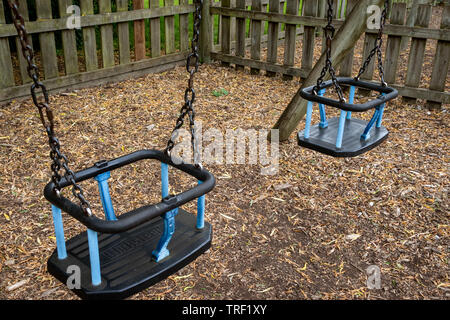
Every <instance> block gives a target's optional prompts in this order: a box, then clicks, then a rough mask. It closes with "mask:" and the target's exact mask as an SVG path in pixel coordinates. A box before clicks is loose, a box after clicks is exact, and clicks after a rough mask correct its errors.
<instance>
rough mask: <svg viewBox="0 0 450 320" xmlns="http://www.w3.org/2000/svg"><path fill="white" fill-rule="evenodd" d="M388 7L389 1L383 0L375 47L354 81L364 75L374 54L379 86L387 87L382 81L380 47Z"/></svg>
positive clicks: (382, 70) (382, 71) (382, 68)
mask: <svg viewBox="0 0 450 320" xmlns="http://www.w3.org/2000/svg"><path fill="white" fill-rule="evenodd" d="M389 7H390V3H389V0H385V2H384V9H383V11H382V12H381V18H380V29H379V30H378V35H377V38H376V39H375V46H374V48H373V49H372V50H371V51H370V53H369V55H368V56H367V59H366V60H365V61H364V63H363V65H362V66H361V69H360V70H359V72H358V75H357V76H356V77H355V80H359V78H360V77H361V76H362V75H363V74H364V72H366V69H367V67H368V66H369V64H370V62H371V61H372V59H373V57H374V56H375V54H376V55H377V59H378V72H379V74H380V79H381V85H383V86H387V83H386V81H385V80H384V67H383V54H382V52H381V47H382V46H383V33H384V26H385V25H386V19H387V16H388V10H389Z"/></svg>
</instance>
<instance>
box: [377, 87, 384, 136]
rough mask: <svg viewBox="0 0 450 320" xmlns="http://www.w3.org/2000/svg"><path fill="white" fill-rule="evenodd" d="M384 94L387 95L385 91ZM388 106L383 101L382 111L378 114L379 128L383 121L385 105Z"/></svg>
mask: <svg viewBox="0 0 450 320" xmlns="http://www.w3.org/2000/svg"><path fill="white" fill-rule="evenodd" d="M382 95H383V96H384V95H386V94H385V93H382ZM385 106H386V104H385V103H383V104H382V105H381V106H380V113H379V115H378V119H377V128H381V122H382V121H383V113H384V107H385Z"/></svg>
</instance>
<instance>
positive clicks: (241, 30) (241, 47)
mask: <svg viewBox="0 0 450 320" xmlns="http://www.w3.org/2000/svg"><path fill="white" fill-rule="evenodd" d="M236 8H237V9H245V0H236ZM245 27H246V26H245V19H242V18H236V38H235V39H236V56H237V57H241V58H244V57H245ZM236 69H237V70H244V66H243V65H238V64H236Z"/></svg>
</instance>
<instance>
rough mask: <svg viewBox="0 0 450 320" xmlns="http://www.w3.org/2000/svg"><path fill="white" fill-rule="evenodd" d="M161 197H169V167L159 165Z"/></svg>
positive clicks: (164, 164) (162, 164)
mask: <svg viewBox="0 0 450 320" xmlns="http://www.w3.org/2000/svg"><path fill="white" fill-rule="evenodd" d="M161 195H162V198H163V199H164V198H167V197H168V196H169V165H168V164H167V163H161Z"/></svg>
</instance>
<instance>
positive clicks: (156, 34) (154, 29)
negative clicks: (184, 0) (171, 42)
mask: <svg viewBox="0 0 450 320" xmlns="http://www.w3.org/2000/svg"><path fill="white" fill-rule="evenodd" d="M156 8H159V0H150V9H153V10H154V9H156ZM150 45H151V52H152V58H156V57H159V56H160V55H161V25H160V19H159V18H152V19H150Z"/></svg>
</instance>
